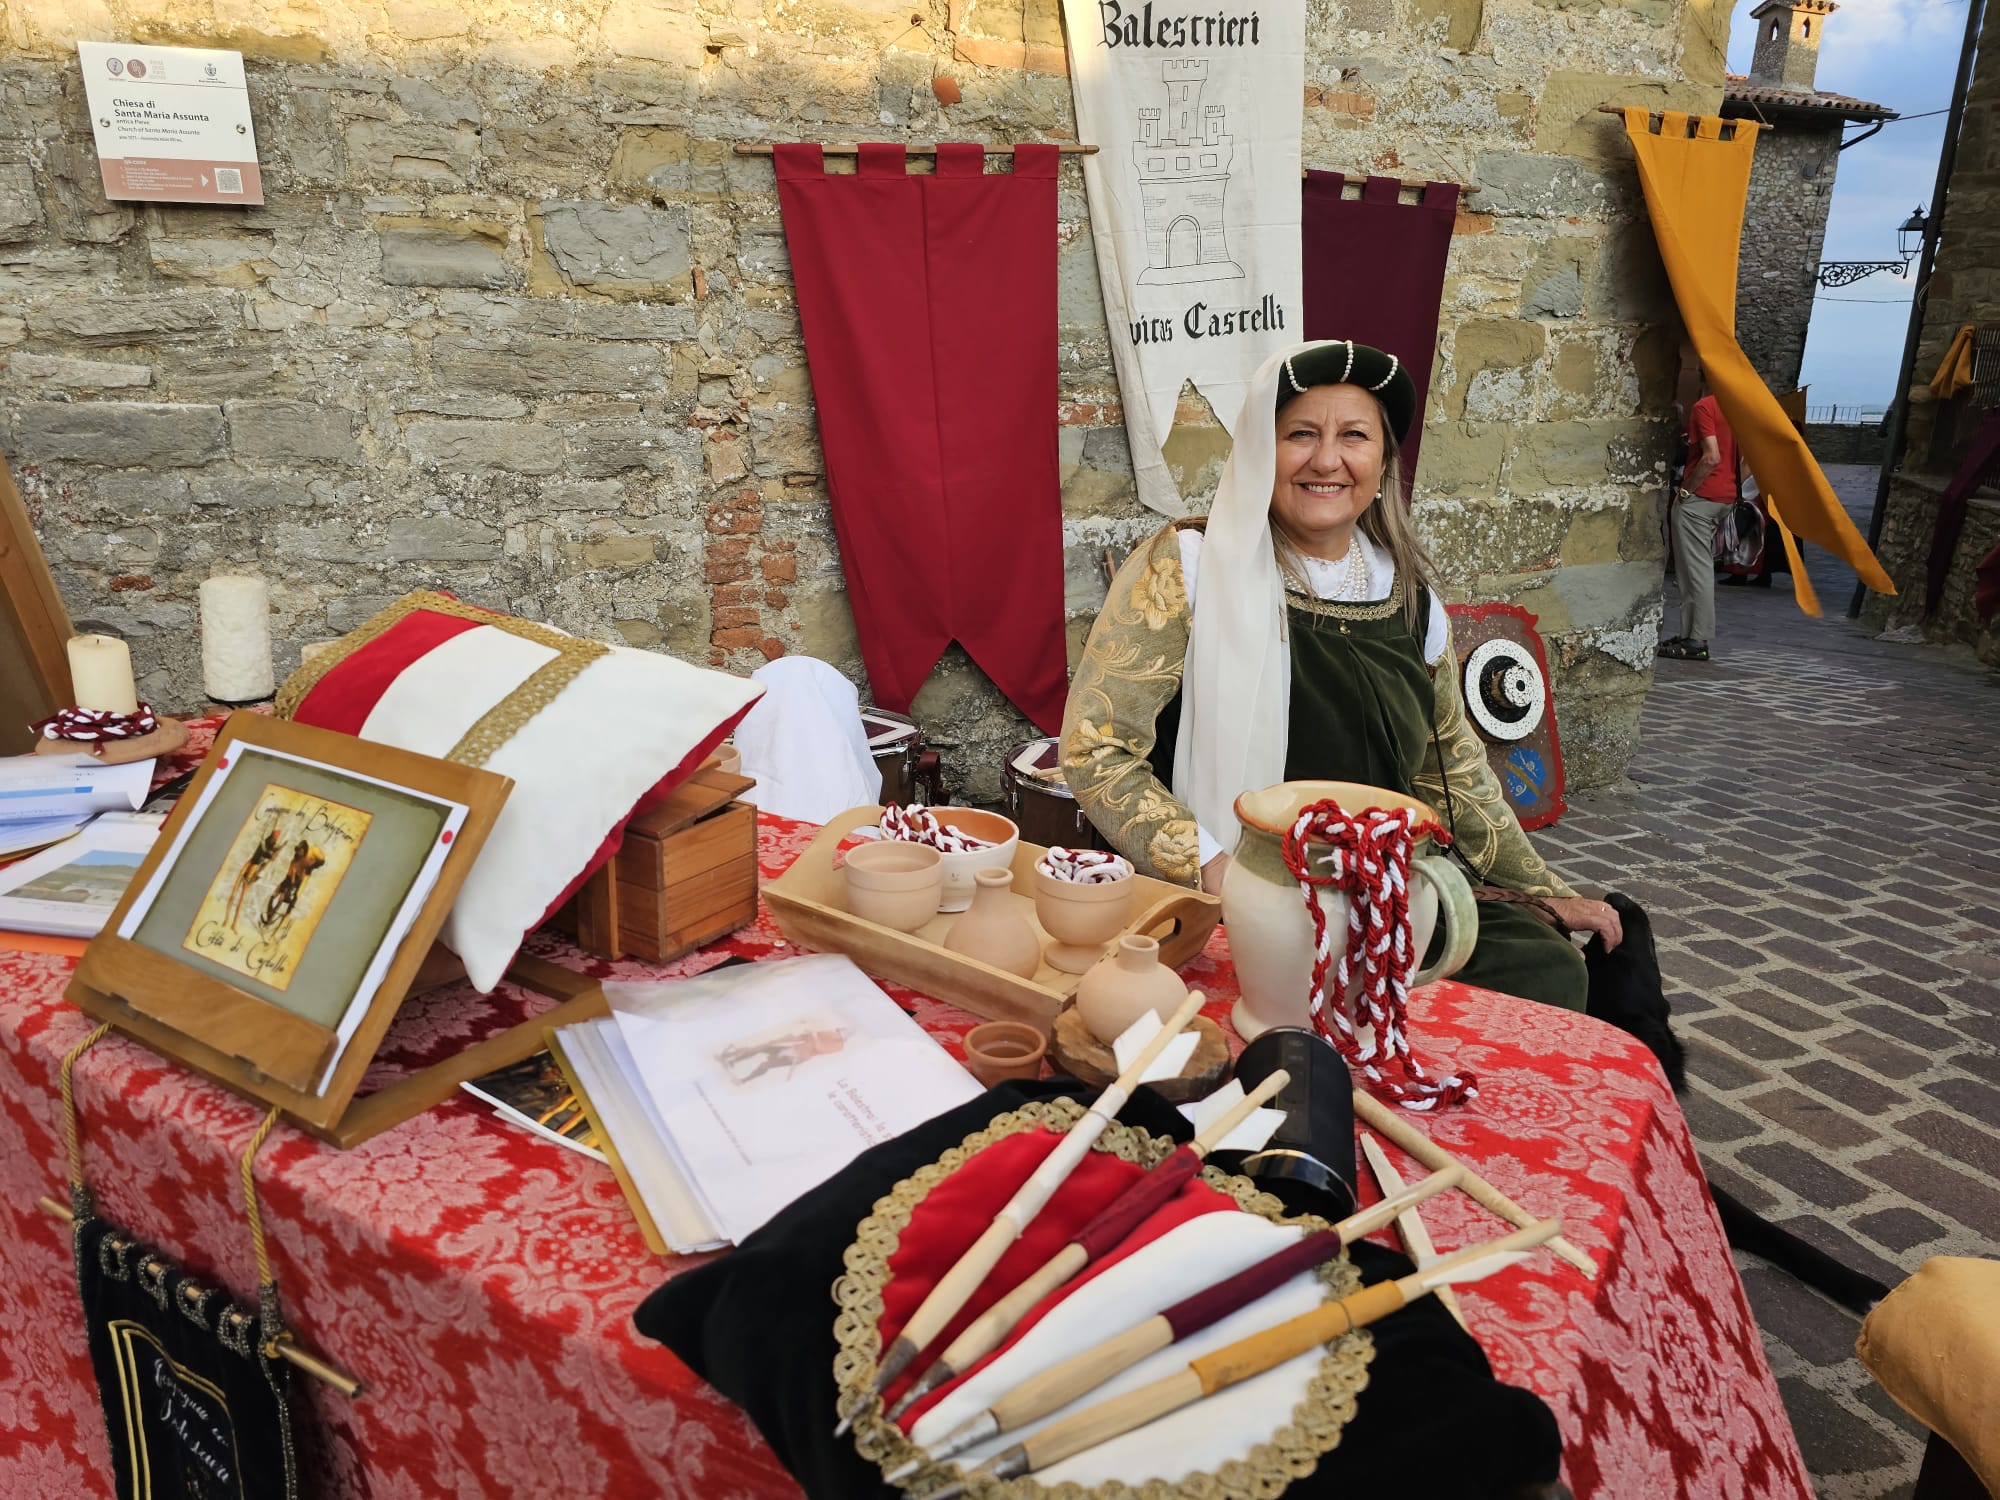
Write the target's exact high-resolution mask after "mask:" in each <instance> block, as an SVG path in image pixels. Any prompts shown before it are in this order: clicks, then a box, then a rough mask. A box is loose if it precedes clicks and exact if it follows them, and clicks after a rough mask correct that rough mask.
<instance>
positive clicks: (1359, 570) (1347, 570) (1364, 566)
mask: <svg viewBox="0 0 2000 1500" xmlns="http://www.w3.org/2000/svg"><path fill="white" fill-rule="evenodd" d="M1312 561H1314V562H1319V563H1324V564H1325V566H1326V570H1327V571H1329V572H1331V571H1332V570H1333V568H1334V567H1335V566H1336V565H1335V564H1333V563H1331V562H1327V560H1326V559H1324V558H1314V559H1312ZM1338 567H1339V569H1340V571H1339V574H1338V577H1337V581H1336V582H1335V583H1334V586H1333V588H1332V590H1331V591H1328V592H1322V591H1321V589H1320V586H1319V580H1318V579H1316V578H1310V577H1309V578H1308V582H1309V583H1310V584H1311V587H1312V593H1313V597H1314V598H1316V599H1329V600H1338V601H1340V602H1342V603H1348V604H1352V603H1355V602H1357V601H1359V600H1362V599H1365V598H1367V597H1368V554H1367V553H1365V552H1364V551H1362V550H1361V532H1360V530H1359V528H1357V529H1356V530H1355V533H1354V535H1353V537H1352V538H1351V539H1350V540H1349V541H1348V543H1347V556H1346V557H1345V558H1343V559H1342V560H1341V561H1340V563H1339V564H1338Z"/></svg>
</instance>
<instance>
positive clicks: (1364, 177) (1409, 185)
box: [1299, 167, 1479, 195]
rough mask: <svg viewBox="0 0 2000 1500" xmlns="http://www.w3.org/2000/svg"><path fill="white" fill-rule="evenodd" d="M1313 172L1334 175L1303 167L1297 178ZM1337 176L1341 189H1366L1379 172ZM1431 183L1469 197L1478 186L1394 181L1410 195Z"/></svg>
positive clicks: (1438, 181) (1417, 179) (1434, 179)
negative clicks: (1452, 188) (1455, 190)
mask: <svg viewBox="0 0 2000 1500" xmlns="http://www.w3.org/2000/svg"><path fill="white" fill-rule="evenodd" d="M1314 172H1320V173H1323V174H1324V175H1326V176H1329V177H1331V176H1334V175H1335V174H1334V173H1332V172H1328V171H1326V169H1325V168H1323V167H1304V168H1301V169H1300V171H1299V176H1301V177H1307V176H1310V175H1311V174H1312V173H1314ZM1338 175H1339V177H1340V181H1341V185H1342V186H1343V187H1366V186H1367V185H1368V181H1369V178H1370V177H1371V176H1373V177H1379V176H1380V175H1381V174H1380V173H1379V172H1376V173H1369V172H1342V173H1340V174H1338ZM1433 182H1435V183H1436V184H1437V185H1438V186H1439V187H1455V188H1457V189H1458V191H1459V193H1460V194H1461V195H1469V194H1472V193H1476V192H1478V191H1479V188H1478V186H1477V185H1476V184H1474V183H1470V182H1447V181H1446V180H1445V179H1444V178H1442V177H1398V178H1397V179H1396V186H1397V187H1399V188H1404V189H1407V190H1408V191H1410V192H1412V193H1420V192H1422V191H1423V190H1424V189H1425V188H1427V187H1429V186H1430V185H1431V184H1432V183H1433Z"/></svg>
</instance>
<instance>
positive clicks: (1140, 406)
mask: <svg viewBox="0 0 2000 1500" xmlns="http://www.w3.org/2000/svg"><path fill="white" fill-rule="evenodd" d="M1063 19H1064V22H1065V25H1066V30H1067V32H1068V35H1069V72H1070V82H1071V85H1072V87H1073V88H1074V91H1075V97H1076V126H1077V138H1078V139H1079V140H1084V141H1090V142H1094V143H1095V144H1096V145H1097V147H1098V148H1099V149H1098V152H1097V154H1096V155H1094V156H1086V157H1084V158H1083V178H1084V184H1085V187H1086V188H1087V189H1088V191H1089V194H1090V227H1091V233H1092V235H1093V237H1094V238H1095V241H1096V247H1097V274H1098V280H1099V281H1100V283H1101V284H1102V286H1103V289H1104V306H1105V312H1106V314H1107V316H1108V318H1109V320H1110V324H1111V352H1112V357H1113V360H1114V361H1115V363H1116V365H1117V369H1118V389H1119V391H1120V393H1121V395H1122V397H1123V401H1124V406H1125V432H1126V436H1127V438H1128V439H1129V441H1130V443H1131V447H1132V467H1133V472H1134V473H1135V474H1136V475H1137V476H1138V481H1139V498H1140V499H1141V500H1142V501H1144V502H1145V503H1146V504H1147V505H1149V506H1151V507H1152V508H1153V509H1154V510H1157V511H1160V512H1162V513H1164V514H1166V515H1169V516H1181V515H1186V514H1187V513H1188V512H1189V510H1190V507H1189V506H1188V505H1187V503H1186V502H1185V501H1183V500H1182V499H1181V496H1180V492H1179V491H1178V490H1177V489H1176V488H1175V485H1174V482H1173V478H1172V476H1171V475H1170V474H1169V473H1168V472H1167V465H1166V461H1165V460H1164V459H1163V458H1162V457H1161V456H1160V445H1161V444H1162V443H1163V442H1165V441H1166V436H1167V434H1168V433H1169V432H1171V431H1172V430H1173V422H1174V406H1175V403H1176V402H1178V401H1179V400H1180V394H1181V386H1182V383H1183V382H1184V381H1187V380H1192V381H1193V382H1194V384H1195V387H1196V388H1197V389H1198V390H1199V391H1200V392H1201V393H1202V395H1204V396H1206V397H1207V398H1208V404H1209V406H1210V407H1211V408H1213V410H1214V412H1215V414H1216V416H1217V417H1218V418H1220V419H1221V421H1222V424H1223V425H1224V426H1225V427H1229V428H1232V429H1233V427H1234V425H1235V422H1236V417H1237V413H1238V411H1239V410H1240V409H1241V407H1242V405H1243V398H1244V394H1245V392H1246V391H1247V390H1248V389H1249V385H1250V377H1251V376H1252V374H1253V373H1254V372H1255V371H1256V369H1257V366H1258V365H1259V364H1261V363H1262V362H1263V361H1264V359H1265V358H1266V357H1267V356H1269V355H1270V354H1271V353H1272V352H1274V351H1275V350H1278V349H1281V348H1284V347H1286V346H1288V345H1291V344H1296V343H1299V342H1301V341H1302V340H1303V339H1304V337H1305V335H1304V325H1305V316H1304V306H1303V300H1302V297H1301V293H1300V285H1299V280H1300V277H1299V162H1300V156H1299V131H1300V126H1301V119H1302V116H1303V113H1304V109H1305V103H1304V100H1305V6H1304V5H1303V4H1300V3H1299V0H1281V3H1275V4H1271V3H1262V4H1260V3H1258V0H1063Z"/></svg>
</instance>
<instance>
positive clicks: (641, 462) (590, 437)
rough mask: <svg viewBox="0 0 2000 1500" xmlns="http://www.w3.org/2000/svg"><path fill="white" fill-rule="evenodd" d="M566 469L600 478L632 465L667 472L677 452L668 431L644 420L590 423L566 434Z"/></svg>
mask: <svg viewBox="0 0 2000 1500" xmlns="http://www.w3.org/2000/svg"><path fill="white" fill-rule="evenodd" d="M563 448H564V451H565V453H566V454H567V460H566V462H565V464H564V468H565V470H566V472H568V473H569V474H571V475H574V476H576V477H579V478H592V479H601V478H604V477H606V476H608V475H612V474H622V473H625V472H627V471H629V470H632V469H643V470H646V471H648V472H650V473H654V474H660V473H665V472H666V471H667V470H668V469H669V468H671V467H672V466H673V459H674V454H673V450H672V448H671V447H670V446H669V444H668V441H667V434H666V433H665V432H663V431H662V430H661V429H660V428H658V427H652V426H647V425H645V424H643V423H591V424H588V425H586V426H580V427H572V428H570V429H568V431H567V432H565V433H564V435H563Z"/></svg>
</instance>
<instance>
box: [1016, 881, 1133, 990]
mask: <svg viewBox="0 0 2000 1500" xmlns="http://www.w3.org/2000/svg"><path fill="white" fill-rule="evenodd" d="M1132 890H1133V886H1132V867H1131V866H1130V865H1126V866H1125V867H1124V868H1123V869H1122V870H1121V871H1120V872H1119V876H1118V878H1117V879H1116V880H1101V881H1094V882H1084V881H1078V880H1057V879H1056V878H1055V877H1054V876H1053V875H1047V874H1044V873H1043V872H1042V871H1041V870H1039V869H1038V870H1036V871H1035V920H1036V921H1038V922H1040V923H1041V924H1042V931H1044V932H1046V933H1047V934H1048V935H1049V936H1050V937H1052V938H1054V939H1055V941H1054V942H1053V943H1050V944H1049V946H1048V953H1047V957H1048V961H1049V967H1050V968H1052V969H1061V970H1062V971H1063V972H1064V973H1065V974H1083V973H1087V972H1089V969H1090V966H1091V965H1092V964H1094V963H1096V962H1097V961H1098V960H1099V959H1100V958H1102V957H1104V945H1105V944H1106V943H1108V942H1110V941H1111V940H1112V939H1113V938H1115V937H1116V936H1118V934H1119V933H1121V932H1123V931H1124V930H1125V923H1126V922H1127V921H1129V920H1130V918H1131V915H1132Z"/></svg>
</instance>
